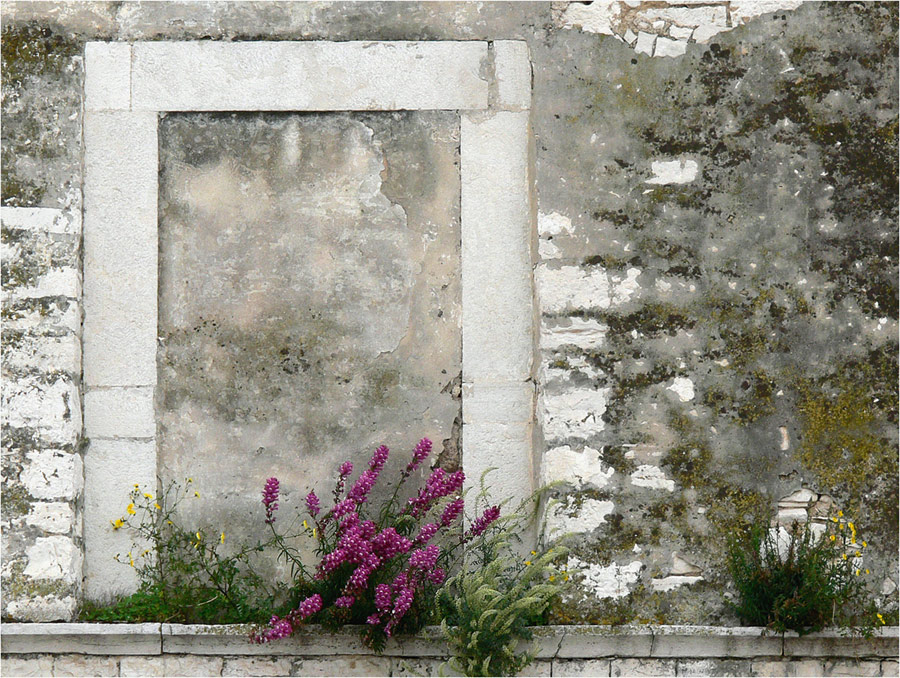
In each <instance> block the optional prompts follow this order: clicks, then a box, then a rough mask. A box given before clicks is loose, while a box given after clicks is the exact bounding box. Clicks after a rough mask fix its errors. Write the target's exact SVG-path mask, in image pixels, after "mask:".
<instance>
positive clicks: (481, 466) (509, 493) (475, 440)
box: [462, 423, 534, 515]
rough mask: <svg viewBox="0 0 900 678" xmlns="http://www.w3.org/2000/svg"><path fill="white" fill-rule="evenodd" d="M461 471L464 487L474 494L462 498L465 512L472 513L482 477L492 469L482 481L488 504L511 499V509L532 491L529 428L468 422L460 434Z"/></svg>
mask: <svg viewBox="0 0 900 678" xmlns="http://www.w3.org/2000/svg"><path fill="white" fill-rule="evenodd" d="M462 439H463V449H464V450H466V454H465V455H464V456H463V471H465V474H466V479H467V480H466V486H467V487H472V488H475V491H473V492H469V493H468V494H467V495H466V512H467V513H468V514H470V515H471V514H473V513H474V511H475V510H476V506H475V500H476V495H477V494H478V492H479V491H480V486H479V483H480V481H481V476H482V474H483V473H484V472H485V471H486V470H487V469H489V468H495V469H496V470H495V471H492V472H491V473H489V474H488V475H487V477H486V478H485V485H486V486H487V487H488V497H489V501H490V502H491V503H499V502H500V501H502V500H504V499H506V498H508V497H512V500H513V501H512V502H511V505H512V506H517V505H518V503H519V502H520V501H522V500H524V499H525V498H526V497H528V496H530V495H531V493H532V492H533V491H534V480H533V479H534V470H533V468H532V456H531V450H532V427H531V425H530V424H500V423H477V424H476V423H472V424H467V425H466V426H464V427H463V431H462Z"/></svg>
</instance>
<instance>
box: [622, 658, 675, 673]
mask: <svg viewBox="0 0 900 678" xmlns="http://www.w3.org/2000/svg"><path fill="white" fill-rule="evenodd" d="M609 668H610V673H609V675H611V676H674V675H675V662H674V661H669V660H663V659H613V660H612V661H611V662H610V667H609Z"/></svg>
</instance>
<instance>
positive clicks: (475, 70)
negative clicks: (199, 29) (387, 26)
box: [83, 41, 536, 599]
mask: <svg viewBox="0 0 900 678" xmlns="http://www.w3.org/2000/svg"><path fill="white" fill-rule="evenodd" d="M84 64H85V102H84V108H85V112H84V328H83V330H84V332H83V341H84V351H83V375H84V379H83V385H84V431H85V435H86V437H87V438H88V439H89V441H90V444H89V446H88V448H87V451H86V452H85V459H84V462H85V463H84V472H85V485H84V546H85V560H84V585H85V595H86V596H87V597H88V598H90V599H98V598H102V597H104V596H107V595H109V594H110V593H115V592H120V591H123V590H128V589H130V588H133V587H134V585H135V583H136V582H135V581H134V578H133V574H132V573H131V572H130V571H129V570H128V568H122V567H121V566H118V565H117V564H116V563H114V562H113V561H112V555H113V554H115V553H125V552H126V551H127V550H128V548H129V547H130V544H131V537H130V536H129V535H126V534H122V533H120V532H115V531H113V530H112V529H111V527H110V518H113V517H116V516H118V515H119V514H121V512H122V508H123V501H124V499H125V497H126V495H127V493H128V492H129V491H130V490H131V489H132V487H133V484H134V483H138V484H139V485H140V486H141V487H146V488H153V487H155V485H156V473H157V449H156V417H155V412H154V404H153V403H154V399H153V395H154V389H155V387H156V351H157V299H158V280H157V276H158V263H157V254H158V236H157V220H158V217H157V195H158V180H159V179H158V177H159V167H158V142H157V128H158V118H159V113H161V112H168V111H181V112H184V111H294V112H303V111H395V110H453V111H458V112H459V115H460V160H461V162H460V183H461V200H462V205H461V235H462V263H461V270H462V363H463V430H462V445H463V469H464V471H465V473H466V476H467V477H468V479H469V483H477V482H478V479H479V478H480V476H481V474H482V471H483V470H484V469H486V468H488V467H492V466H493V467H497V468H498V472H496V473H495V474H493V476H492V484H493V489H494V493H495V496H497V497H505V496H513V497H519V498H521V497H525V496H527V495H529V494H530V493H531V491H532V488H533V482H534V475H535V474H534V468H533V467H534V462H533V447H534V446H533V438H534V427H533V424H534V381H533V370H534V366H535V364H536V362H535V359H534V353H535V340H534V338H535V325H536V322H535V317H536V316H535V303H534V289H533V287H534V286H533V276H532V271H533V262H534V250H535V247H534V237H535V236H534V233H535V232H536V229H535V209H534V204H533V191H532V180H533V177H532V166H533V159H532V155H533V154H532V148H531V127H530V108H531V62H530V59H529V55H528V48H527V46H526V45H525V43H524V42H519V41H496V42H493V43H488V42H479V41H472V42H441V41H435V42H326V41H308V42H237V43H226V42H213V41H195V42H136V43H132V44H128V43H114V42H113V43H106V42H89V43H87V44H86V46H85V61H84ZM474 494H475V493H470V495H472V496H473V495H474Z"/></svg>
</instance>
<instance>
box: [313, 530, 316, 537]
mask: <svg viewBox="0 0 900 678" xmlns="http://www.w3.org/2000/svg"><path fill="white" fill-rule="evenodd" d="M315 538H316V528H313V539H315Z"/></svg>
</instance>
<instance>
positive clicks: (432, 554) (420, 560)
mask: <svg viewBox="0 0 900 678" xmlns="http://www.w3.org/2000/svg"><path fill="white" fill-rule="evenodd" d="M440 554H441V549H440V547H439V546H438V545H437V544H429V545H428V546H426V547H425V548H423V549H419V550H417V551H413V552H412V555H411V556H410V557H409V566H410V567H415V568H418V569H420V570H430V569H431V568H432V567H434V565H435V563H436V562H437V559H438V556H439V555H440Z"/></svg>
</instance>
